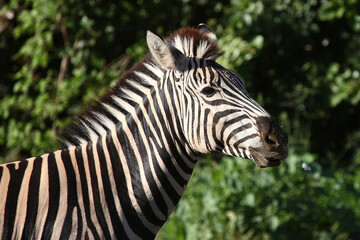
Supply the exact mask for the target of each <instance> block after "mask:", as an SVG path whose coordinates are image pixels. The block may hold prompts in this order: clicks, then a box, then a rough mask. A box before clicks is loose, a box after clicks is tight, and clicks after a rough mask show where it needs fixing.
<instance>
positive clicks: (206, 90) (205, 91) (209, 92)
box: [201, 87, 216, 97]
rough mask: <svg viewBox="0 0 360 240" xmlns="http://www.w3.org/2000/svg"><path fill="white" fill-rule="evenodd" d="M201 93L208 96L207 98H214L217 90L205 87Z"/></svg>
mask: <svg viewBox="0 0 360 240" xmlns="http://www.w3.org/2000/svg"><path fill="white" fill-rule="evenodd" d="M201 93H202V94H204V95H206V96H207V97H212V96H213V95H214V94H215V93H216V90H215V89H214V88H212V87H204V88H203V89H202V90H201Z"/></svg>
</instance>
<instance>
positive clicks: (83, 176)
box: [75, 146, 100, 239]
mask: <svg viewBox="0 0 360 240" xmlns="http://www.w3.org/2000/svg"><path fill="white" fill-rule="evenodd" d="M75 156H76V162H77V166H78V170H79V177H80V183H81V192H82V197H83V202H84V209H85V216H86V224H87V227H88V228H89V229H90V231H91V233H92V235H93V236H94V238H95V239H100V236H99V234H98V232H97V231H96V228H95V226H94V223H93V222H92V220H91V217H90V216H91V212H90V200H89V191H88V185H87V181H86V172H85V168H84V159H83V156H82V147H81V146H77V147H76V149H75Z"/></svg>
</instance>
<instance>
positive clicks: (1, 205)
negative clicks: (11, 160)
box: [0, 164, 10, 237]
mask: <svg viewBox="0 0 360 240" xmlns="http://www.w3.org/2000/svg"><path fill="white" fill-rule="evenodd" d="M0 168H2V176H1V181H0V189H4V191H5V190H7V189H8V187H9V182H10V172H9V169H8V168H7V167H6V165H5V164H4V165H2V166H0ZM7 191H8V190H7ZM1 195H2V197H0V226H4V220H5V219H4V218H5V204H6V195H7V194H6V192H3V193H1ZM4 196H5V197H4ZM3 231H4V228H0V237H1V236H2V235H3Z"/></svg>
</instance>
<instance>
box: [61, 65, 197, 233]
mask: <svg viewBox="0 0 360 240" xmlns="http://www.w3.org/2000/svg"><path fill="white" fill-rule="evenodd" d="M170 73H171V72H170ZM168 74H169V72H164V71H163V70H162V69H161V68H159V67H158V66H156V65H155V64H154V63H153V62H152V61H151V60H150V59H148V60H147V61H143V62H141V63H139V64H138V65H137V66H136V67H135V68H134V71H132V72H131V73H130V74H127V76H126V79H123V80H122V81H121V82H120V84H118V85H117V86H115V87H114V88H113V89H112V91H111V92H110V93H109V94H108V95H107V96H105V97H104V98H102V99H101V101H100V102H99V103H98V106H95V107H92V108H91V109H90V111H89V110H88V112H87V113H86V114H85V115H83V116H81V117H80V118H79V120H78V125H77V126H76V125H75V126H73V127H72V129H73V130H75V131H76V130H77V131H78V132H76V133H77V135H76V136H78V138H77V139H74V138H68V139H69V140H70V141H80V145H81V146H82V148H84V147H85V146H86V148H89V147H90V146H91V147H92V148H93V149H96V150H95V151H97V155H98V156H99V159H100V161H99V162H100V164H99V165H100V166H101V168H102V167H104V166H105V165H106V166H107V171H112V174H109V175H112V176H113V179H112V180H111V179H110V180H109V181H110V183H111V185H114V186H116V189H117V193H118V198H119V202H120V205H119V206H120V207H121V209H120V211H119V209H118V208H117V212H118V214H120V216H121V215H124V216H125V219H126V221H127V222H128V224H129V226H137V228H136V229H134V228H131V227H128V228H126V227H125V228H124V231H125V232H126V234H127V235H128V236H136V235H137V236H142V237H144V238H145V239H147V238H152V237H155V235H156V234H157V232H158V231H159V230H160V228H161V226H162V225H163V223H164V222H165V221H166V219H167V218H168V217H169V215H170V214H171V212H172V211H173V210H174V208H175V206H176V205H177V203H178V202H179V200H180V198H181V196H182V194H183V192H184V191H185V188H186V186H187V183H188V180H189V178H190V176H191V174H192V171H193V169H194V167H195V164H196V160H195V159H196V157H197V155H196V154H195V153H194V152H192V151H191V150H190V147H189V146H188V144H187V141H186V139H185V137H184V134H183V132H182V129H181V127H180V122H179V121H180V120H179V119H180V116H179V115H178V114H180V113H179V111H178V110H176V109H178V108H179V99H178V98H177V97H176V96H178V94H177V93H176V92H175V91H176V89H175V88H174V86H173V83H172V82H171V79H170V76H168ZM99 120H100V121H99ZM79 123H81V124H82V126H81V127H82V128H76V127H79ZM85 123H86V124H85ZM74 127H75V128H74ZM80 130H81V131H83V132H80ZM79 133H80V134H79ZM85 133H86V134H87V135H86V134H85ZM73 136H75V135H73ZM89 138H90V140H88V139H89ZM85 141H86V142H85ZM102 165H104V166H102ZM109 166H112V167H110V168H109ZM105 189H106V188H105V187H104V190H105ZM109 189H110V188H109ZM101 201H104V202H107V201H106V199H103V200H101ZM119 206H118V207H119ZM122 224H124V223H122Z"/></svg>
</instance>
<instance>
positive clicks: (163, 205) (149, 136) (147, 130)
mask: <svg viewBox="0 0 360 240" xmlns="http://www.w3.org/2000/svg"><path fill="white" fill-rule="evenodd" d="M150 115H151V117H150V118H152V117H153V114H150ZM138 118H139V119H144V121H141V126H142V128H143V130H144V133H145V135H146V136H147V139H146V141H148V144H149V146H150V149H151V142H150V139H153V141H154V142H155V141H156V138H155V134H154V133H153V132H152V131H151V130H150V127H149V126H148V124H147V123H146V121H145V117H144V115H143V112H142V111H139V112H138ZM150 121H151V120H150ZM153 123H154V124H153V126H154V128H156V131H157V132H158V131H159V127H158V126H157V124H156V122H155V121H153ZM158 136H159V135H158ZM139 145H140V148H143V146H145V145H144V144H143V143H141V144H139ZM139 151H140V153H143V152H146V148H143V149H139ZM151 158H152V161H153V162H154V161H156V156H155V154H153V155H152V156H151ZM146 163H148V161H146ZM144 171H145V176H146V179H147V181H148V183H149V186H150V190H151V194H152V195H153V197H154V201H155V203H156V205H157V206H158V207H159V209H160V211H161V212H162V213H163V214H164V215H165V216H168V209H167V205H166V202H165V200H164V199H163V198H162V196H161V192H160V191H159V189H158V187H157V186H156V184H155V180H154V177H153V175H152V172H151V168H150V164H144Z"/></svg>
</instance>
